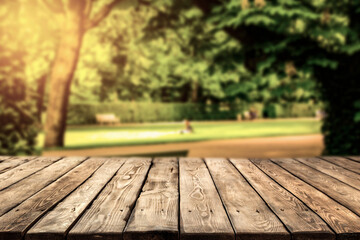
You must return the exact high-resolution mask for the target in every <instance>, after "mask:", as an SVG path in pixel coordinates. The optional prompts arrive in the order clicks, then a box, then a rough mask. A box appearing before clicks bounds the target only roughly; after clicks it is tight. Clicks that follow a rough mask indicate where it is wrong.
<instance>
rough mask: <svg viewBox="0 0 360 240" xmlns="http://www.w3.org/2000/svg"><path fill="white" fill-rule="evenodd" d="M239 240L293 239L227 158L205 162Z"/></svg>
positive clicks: (206, 160)
mask: <svg viewBox="0 0 360 240" xmlns="http://www.w3.org/2000/svg"><path fill="white" fill-rule="evenodd" d="M205 162H206V165H207V166H208V168H209V171H210V173H211V175H212V177H213V179H214V182H215V185H216V187H217V189H218V191H219V193H220V196H221V198H222V200H223V203H224V205H225V208H226V211H227V213H228V215H229V217H230V220H231V222H232V225H233V226H234V229H235V231H236V239H238V240H273V239H277V240H282V239H290V234H289V233H288V231H287V230H286V229H285V227H284V225H283V224H282V223H281V222H280V220H279V219H278V218H277V217H276V215H275V214H274V213H273V212H272V211H271V210H270V209H269V207H268V206H267V205H266V204H265V202H264V201H263V200H262V199H261V197H260V196H259V195H258V194H257V193H256V192H255V190H254V189H253V188H252V187H251V186H250V185H249V184H248V182H247V181H246V180H245V179H244V178H243V176H241V174H240V173H239V172H238V170H237V169H236V168H235V167H234V166H233V165H232V164H231V163H230V162H229V161H228V160H226V159H209V158H208V159H205Z"/></svg>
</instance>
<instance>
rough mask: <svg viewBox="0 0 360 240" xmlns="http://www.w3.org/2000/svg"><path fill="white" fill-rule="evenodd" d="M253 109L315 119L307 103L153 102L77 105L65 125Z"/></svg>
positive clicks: (203, 116) (231, 116) (207, 116)
mask: <svg viewBox="0 0 360 240" xmlns="http://www.w3.org/2000/svg"><path fill="white" fill-rule="evenodd" d="M250 107H253V108H254V109H256V111H257V112H258V115H259V117H260V118H261V117H262V116H263V114H264V117H271V118H276V117H309V116H314V115H315V111H316V107H315V106H309V105H307V104H301V103H297V104H292V105H290V107H287V108H286V107H284V106H281V105H279V104H272V105H268V106H266V107H264V106H263V104H261V103H255V104H251V105H247V104H242V105H240V104H231V105H220V104H212V105H208V104H196V103H152V102H119V103H79V104H71V105H70V106H69V108H68V119H67V123H68V124H94V123H96V119H95V115H96V114H101V113H113V114H115V115H116V116H117V117H119V118H120V120H121V122H122V123H143V122H172V121H182V120H184V119H190V120H197V121H201V120H203V121H205V120H235V119H236V116H237V114H238V113H242V112H243V111H247V110H248V109H249V108H250Z"/></svg>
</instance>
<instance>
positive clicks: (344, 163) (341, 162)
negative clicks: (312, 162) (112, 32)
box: [321, 157, 360, 173]
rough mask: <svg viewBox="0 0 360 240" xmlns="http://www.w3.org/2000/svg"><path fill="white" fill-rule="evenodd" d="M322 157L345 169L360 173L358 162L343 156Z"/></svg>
mask: <svg viewBox="0 0 360 240" xmlns="http://www.w3.org/2000/svg"><path fill="white" fill-rule="evenodd" d="M321 158H322V159H324V160H326V161H328V162H331V163H333V164H335V165H338V166H340V167H343V168H345V169H347V170H350V171H353V172H356V173H360V163H359V162H355V161H352V160H349V159H346V158H344V157H321Z"/></svg>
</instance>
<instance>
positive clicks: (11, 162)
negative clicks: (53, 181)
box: [0, 157, 35, 174]
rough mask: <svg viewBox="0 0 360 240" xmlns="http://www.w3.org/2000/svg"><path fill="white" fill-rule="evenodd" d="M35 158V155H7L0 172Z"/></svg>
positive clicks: (0, 164) (0, 165)
mask: <svg viewBox="0 0 360 240" xmlns="http://www.w3.org/2000/svg"><path fill="white" fill-rule="evenodd" d="M32 159H35V157H11V158H8V157H5V158H4V159H3V161H2V162H1V163H0V174H2V173H4V172H6V171H9V170H10V169H12V168H14V167H17V166H19V165H21V164H24V163H27V162H29V161H31V160H32Z"/></svg>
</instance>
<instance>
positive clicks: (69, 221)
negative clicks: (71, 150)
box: [26, 159, 124, 240]
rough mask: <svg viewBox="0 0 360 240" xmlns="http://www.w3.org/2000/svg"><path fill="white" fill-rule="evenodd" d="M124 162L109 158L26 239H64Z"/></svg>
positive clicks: (31, 230) (34, 227) (48, 214)
mask: <svg viewBox="0 0 360 240" xmlns="http://www.w3.org/2000/svg"><path fill="white" fill-rule="evenodd" d="M104 160H106V159H104ZM123 163H124V159H108V160H107V161H106V162H105V163H104V164H103V165H102V166H101V167H100V168H99V169H97V170H96V172H95V173H94V174H93V175H92V176H91V177H90V178H89V179H88V180H86V182H85V183H83V184H82V185H81V186H80V187H78V188H77V189H76V190H75V191H74V192H73V193H71V194H70V195H69V196H68V197H66V199H65V200H63V201H62V202H61V203H59V204H58V205H57V206H56V207H55V208H54V209H53V210H51V211H49V212H48V213H47V214H46V215H45V216H44V217H43V218H42V219H41V220H40V221H38V222H37V223H36V224H35V225H34V226H33V227H32V228H31V229H30V230H29V231H28V232H27V233H26V239H27V240H41V239H52V240H62V239H64V237H65V236H66V235H67V233H68V231H69V230H70V228H71V226H73V224H74V223H75V222H76V220H77V219H78V218H79V217H80V216H81V214H82V213H83V212H84V211H85V209H86V207H88V206H89V205H90V204H91V202H92V201H93V199H94V198H95V197H96V195H97V194H98V193H99V192H100V191H101V190H102V189H103V188H104V186H105V185H106V183H107V182H108V181H109V180H110V179H111V178H112V177H113V176H114V174H115V173H116V172H117V171H118V169H119V168H120V167H121V165H122V164H123Z"/></svg>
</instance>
